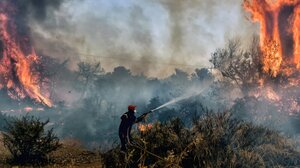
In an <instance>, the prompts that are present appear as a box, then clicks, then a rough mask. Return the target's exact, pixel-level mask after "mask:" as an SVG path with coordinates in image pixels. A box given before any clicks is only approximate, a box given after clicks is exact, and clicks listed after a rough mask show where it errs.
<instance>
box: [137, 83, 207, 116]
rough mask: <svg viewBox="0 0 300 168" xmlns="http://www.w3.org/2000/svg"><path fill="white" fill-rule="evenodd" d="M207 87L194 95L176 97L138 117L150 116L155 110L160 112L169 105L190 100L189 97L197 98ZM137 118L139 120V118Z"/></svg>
mask: <svg viewBox="0 0 300 168" xmlns="http://www.w3.org/2000/svg"><path fill="white" fill-rule="evenodd" d="M208 86H209V85H207V86H206V87H204V88H202V89H201V90H199V91H198V92H194V93H191V94H185V95H182V96H179V97H176V98H174V99H172V100H170V101H168V102H166V103H165V104H162V105H160V106H158V107H156V108H154V109H152V110H150V111H149V112H146V113H144V114H143V115H141V116H140V117H141V118H143V117H145V116H146V115H148V114H150V113H153V112H154V111H157V110H160V109H162V108H164V107H166V106H169V105H171V104H174V103H177V102H180V101H182V100H185V99H188V98H191V97H194V96H198V95H200V94H201V93H202V92H203V91H204V90H205V89H206V88H207V87H208ZM140 117H139V118H140Z"/></svg>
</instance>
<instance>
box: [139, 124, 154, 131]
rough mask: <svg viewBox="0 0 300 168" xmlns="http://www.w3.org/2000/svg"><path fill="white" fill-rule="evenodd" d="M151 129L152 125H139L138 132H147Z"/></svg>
mask: <svg viewBox="0 0 300 168" xmlns="http://www.w3.org/2000/svg"><path fill="white" fill-rule="evenodd" d="M151 128H152V124H139V125H138V130H139V131H141V132H145V131H147V130H149V129H151Z"/></svg>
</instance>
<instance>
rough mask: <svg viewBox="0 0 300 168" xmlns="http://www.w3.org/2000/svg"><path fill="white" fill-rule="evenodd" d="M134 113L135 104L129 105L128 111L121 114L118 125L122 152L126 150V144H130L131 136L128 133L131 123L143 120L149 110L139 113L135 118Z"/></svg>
mask: <svg viewBox="0 0 300 168" xmlns="http://www.w3.org/2000/svg"><path fill="white" fill-rule="evenodd" d="M135 113H136V106H135V105H129V106H128V111H127V112H126V113H124V114H123V115H122V116H121V123H120V127H119V137H120V140H121V151H123V152H126V151H127V147H126V145H127V144H130V143H131V141H132V138H131V135H130V132H131V128H132V125H133V124H135V123H138V122H141V121H143V120H144V118H145V117H146V115H147V114H148V113H149V112H148V113H145V114H143V115H141V116H140V117H138V118H136V116H135V115H134V114H135Z"/></svg>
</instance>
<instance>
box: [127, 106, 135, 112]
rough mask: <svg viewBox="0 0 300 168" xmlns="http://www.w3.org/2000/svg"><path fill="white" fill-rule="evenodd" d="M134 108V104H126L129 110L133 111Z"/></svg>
mask: <svg viewBox="0 0 300 168" xmlns="http://www.w3.org/2000/svg"><path fill="white" fill-rule="evenodd" d="M135 108H136V106H135V105H129V106H128V110H130V111H134V110H135Z"/></svg>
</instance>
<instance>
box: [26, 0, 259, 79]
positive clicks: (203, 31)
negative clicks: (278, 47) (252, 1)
mask: <svg viewBox="0 0 300 168" xmlns="http://www.w3.org/2000/svg"><path fill="white" fill-rule="evenodd" d="M241 3H242V1H241V0H230V1H217V0H213V1H204V0H188V1H181V0H151V1H145V0H142V1H137V0H129V1H126V2H125V1H122V3H121V2H119V1H108V2H104V1H92V0H86V1H79V0H75V1H64V3H62V4H60V5H59V7H60V10H58V11H57V10H55V11H54V12H53V10H52V8H54V7H57V6H55V5H54V4H55V3H54V4H53V5H50V7H48V8H47V9H48V12H47V13H48V15H47V13H45V14H46V15H44V16H46V17H47V19H44V20H43V22H40V21H39V20H38V19H35V20H34V21H33V22H31V28H32V30H33V35H32V36H33V39H34V41H35V47H36V48H37V49H38V51H39V52H40V53H42V54H44V55H51V56H52V57H55V58H59V59H61V60H64V59H66V58H70V60H71V64H70V65H71V68H73V69H74V68H76V63H77V62H78V61H89V62H95V61H96V62H98V61H100V62H101V63H102V65H103V67H104V69H105V70H106V71H112V70H113V68H114V67H117V66H120V65H121V66H125V67H127V68H130V69H131V70H132V72H133V73H134V74H145V75H147V76H150V77H166V76H167V75H170V74H172V73H173V72H174V69H175V68H181V69H183V70H185V71H187V72H192V71H193V70H194V69H195V68H197V67H198V68H201V67H209V66H210V64H209V61H208V59H209V57H210V53H211V52H213V51H214V49H215V48H217V47H221V46H223V45H224V43H225V42H224V41H225V40H224V39H226V38H228V37H232V36H236V35H238V36H242V37H245V38H247V36H248V35H249V34H252V32H254V31H256V30H258V29H255V27H254V26H253V25H252V23H251V22H250V21H248V20H246V19H245V17H244V12H243V9H242V7H241ZM31 6H32V5H31ZM55 9H57V8H55ZM51 11H52V12H51ZM49 12H50V13H51V14H52V15H50V14H49ZM34 13H35V12H33V13H32V15H34ZM193 65H195V66H193Z"/></svg>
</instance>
